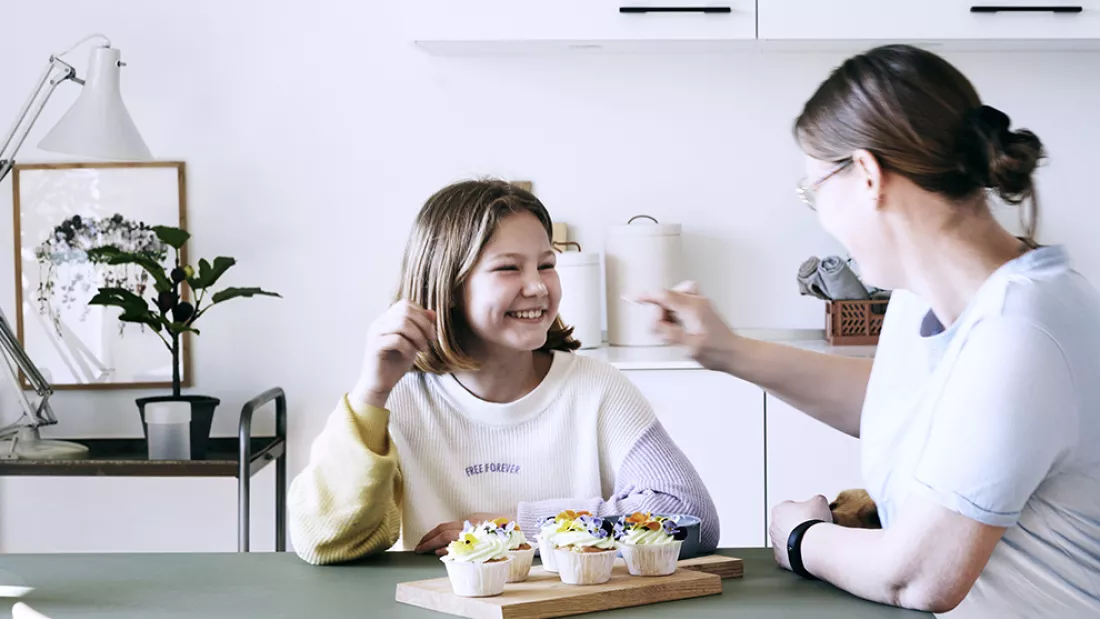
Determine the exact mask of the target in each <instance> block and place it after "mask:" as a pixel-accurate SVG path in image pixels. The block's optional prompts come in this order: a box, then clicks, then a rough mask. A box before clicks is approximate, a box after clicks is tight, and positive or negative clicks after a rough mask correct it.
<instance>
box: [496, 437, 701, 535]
mask: <svg viewBox="0 0 1100 619" xmlns="http://www.w3.org/2000/svg"><path fill="white" fill-rule="evenodd" d="M566 509H573V510H579V509H586V510H588V511H590V512H592V513H593V514H596V515H597V516H610V515H616V514H629V513H633V512H637V511H648V512H654V513H661V514H687V515H691V516H695V517H697V518H699V519H700V520H701V521H702V525H701V530H700V540H699V543H700V551H701V552H710V551H712V550H714V549H715V548H717V547H718V538H719V534H720V530H719V524H718V512H717V510H716V509H715V508H714V501H713V500H711V498H710V493H709V492H708V491H707V488H706V486H705V485H704V484H703V480H702V479H700V478H699V474H698V473H696V471H695V467H693V466H692V465H691V462H690V461H688V459H687V456H685V455H684V453H683V452H682V451H680V448H679V447H677V446H676V444H675V443H674V442H673V441H672V439H671V438H670V437H669V435H668V433H667V432H665V429H664V426H662V425H661V424H660V422H656V421H654V423H653V424H651V425H650V426H649V427H648V428H647V429H646V430H645V431H644V432H643V433H642V434H641V436H640V437H639V438H638V440H637V441H636V442H635V443H634V445H633V446H632V447H631V448H630V450H629V451H628V452H627V454H626V458H625V459H624V460H623V463H622V466H621V467H620V468H619V472H618V475H617V476H616V477H615V489H614V491H613V494H612V496H611V497H610V498H607V499H603V498H601V497H576V498H561V499H547V500H543V501H525V502H522V503H520V504H519V505H518V507H517V517H516V520H517V522H518V523H519V525H520V527H521V528H522V529H523V530H524V531H530V532H537V531H538V521H539V520H540V519H542V518H544V517H546V516H554V515H556V514H558V513H559V512H561V511H563V510H566Z"/></svg>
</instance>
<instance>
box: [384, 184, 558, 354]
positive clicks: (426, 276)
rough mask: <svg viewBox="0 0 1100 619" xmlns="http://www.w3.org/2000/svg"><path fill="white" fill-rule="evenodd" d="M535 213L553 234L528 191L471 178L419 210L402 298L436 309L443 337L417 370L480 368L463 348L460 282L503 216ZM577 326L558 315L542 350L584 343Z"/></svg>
mask: <svg viewBox="0 0 1100 619" xmlns="http://www.w3.org/2000/svg"><path fill="white" fill-rule="evenodd" d="M523 212H527V213H531V214H532V215H534V216H535V217H537V218H538V220H539V222H541V223H542V226H543V228H545V229H546V236H547V238H548V239H549V238H552V234H553V232H552V228H553V226H552V224H551V220H550V213H548V212H547V211H546V207H545V206H543V204H542V202H541V201H539V199H538V198H536V197H535V196H534V194H532V193H531V192H529V191H526V190H524V189H521V188H520V187H517V186H515V185H513V184H511V183H508V182H505V181H501V180H494V179H489V180H469V181H463V182H459V183H455V184H452V185H448V186H447V187H444V188H443V189H440V190H439V191H437V192H436V193H435V194H434V195H433V196H432V197H430V198H428V201H427V202H426V203H425V204H424V206H423V208H421V209H420V214H419V215H417V218H416V223H415V224H414V226H413V231H412V234H411V235H410V237H409V242H408V245H407V246H406V248H405V258H404V261H403V263H402V266H401V290H400V292H399V293H398V298H399V299H404V300H406V301H411V302H412V303H415V304H417V305H419V306H420V307H422V308H424V309H427V310H432V311H434V312H435V315H436V325H435V326H436V331H437V332H438V334H439V339H438V340H437V341H435V342H432V345H431V348H430V350H429V351H428V352H426V353H420V354H419V355H418V356H417V358H416V366H415V367H416V369H417V370H419V371H421V372H428V373H432V374H445V373H448V372H454V371H457V370H476V369H478V368H477V362H476V361H474V359H473V358H472V357H470V355H469V354H467V353H466V351H465V350H463V348H462V335H463V334H464V333H468V328H467V326H466V321H465V319H464V318H463V313H462V308H461V307H460V304H459V302H458V300H459V295H460V294H461V292H460V291H461V290H462V286H463V284H465V283H466V279H467V278H468V277H469V274H470V270H471V269H473V267H474V265H475V264H476V263H477V260H478V258H479V257H480V256H481V251H482V249H483V248H484V247H485V244H486V243H488V242H489V239H490V238H491V237H492V236H493V232H495V231H496V229H497V225H498V224H499V223H500V221H501V220H502V219H504V218H505V217H507V216H508V215H511V214H513V213H523ZM572 336H573V328H572V327H567V326H566V325H565V323H564V322H562V319H561V317H560V316H558V317H556V318H555V319H554V324H553V325H551V326H550V330H549V332H548V333H547V336H546V343H545V344H543V346H542V347H541V348H540V349H539V350H541V351H551V350H563V351H572V350H576V349H577V348H580V342H578V341H577V340H575V339H573V337H572Z"/></svg>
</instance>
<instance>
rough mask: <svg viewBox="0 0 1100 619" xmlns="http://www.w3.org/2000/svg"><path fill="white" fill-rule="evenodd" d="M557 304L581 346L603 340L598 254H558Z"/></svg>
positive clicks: (560, 314) (601, 288)
mask: <svg viewBox="0 0 1100 619" xmlns="http://www.w3.org/2000/svg"><path fill="white" fill-rule="evenodd" d="M557 271H558V278H559V279H560V280H561V304H560V306H559V308H558V315H559V316H561V319H562V321H564V322H565V324H566V325H568V326H571V327H573V338H574V339H577V340H580V342H581V348H598V347H599V346H600V344H602V343H603V324H602V323H603V320H602V318H603V310H602V308H601V303H600V301H601V299H600V297H601V293H602V291H603V287H602V286H601V282H600V254H598V253H589V252H584V251H567V252H562V253H560V254H558V266H557Z"/></svg>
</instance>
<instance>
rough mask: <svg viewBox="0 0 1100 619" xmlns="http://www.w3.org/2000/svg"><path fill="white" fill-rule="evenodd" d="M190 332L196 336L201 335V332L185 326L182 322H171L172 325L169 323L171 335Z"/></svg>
mask: <svg viewBox="0 0 1100 619" xmlns="http://www.w3.org/2000/svg"><path fill="white" fill-rule="evenodd" d="M188 331H190V332H191V333H194V334H195V335H199V330H198V329H196V328H194V327H188V326H187V325H185V324H183V323H182V322H170V323H168V332H169V333H186V332H188Z"/></svg>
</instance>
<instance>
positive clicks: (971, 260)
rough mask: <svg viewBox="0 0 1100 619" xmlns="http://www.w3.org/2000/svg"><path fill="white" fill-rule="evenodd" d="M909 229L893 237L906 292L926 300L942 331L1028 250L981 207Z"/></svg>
mask: <svg viewBox="0 0 1100 619" xmlns="http://www.w3.org/2000/svg"><path fill="white" fill-rule="evenodd" d="M926 221H927V218H926ZM912 223H913V222H910V224H912ZM910 230H911V232H910V233H909V234H908V235H904V236H898V237H897V238H898V241H899V249H900V255H901V257H902V268H903V271H904V272H905V280H906V282H905V284H906V285H905V288H907V289H909V290H910V291H912V292H913V293H915V294H916V295H918V296H919V297H921V298H922V299H924V300H925V302H927V303H928V304H929V305H930V306H931V308H932V312H933V313H934V314H935V315H936V318H937V319H938V320H939V321H940V323H941V324H942V325H944V327H948V326H950V325H951V324H953V323H954V322H955V321H956V320H958V318H959V316H960V315H962V313H963V311H964V310H965V309H966V308H967V306H968V305H969V304H970V302H971V301H972V300H973V298H974V296H975V295H976V294H977V293H978V290H979V289H980V288H981V287H982V285H983V284H984V283H985V281H986V280H988V279H989V277H990V276H991V275H992V274H993V273H994V272H995V271H996V270H997V269H999V268H1001V267H1002V266H1003V265H1004V264H1005V263H1007V262H1009V261H1011V260H1013V259H1015V258H1017V257H1018V256H1020V255H1021V254H1023V253H1025V252H1026V251H1027V249H1028V248H1027V247H1026V245H1024V244H1023V243H1022V242H1021V241H1020V240H1019V239H1017V238H1016V237H1014V236H1012V235H1011V234H1010V233H1009V232H1008V231H1007V230H1005V229H1004V228H1002V227H1001V226H1000V224H998V223H997V221H996V220H995V219H994V218H993V216H992V215H991V214H990V213H989V211H988V210H987V209H984V208H983V209H979V212H977V213H976V214H974V215H968V216H965V217H957V218H955V220H954V221H950V222H947V221H945V222H941V223H940V224H939V225H935V224H934V223H932V224H929V225H925V226H923V227H921V226H914V227H912V228H910Z"/></svg>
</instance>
